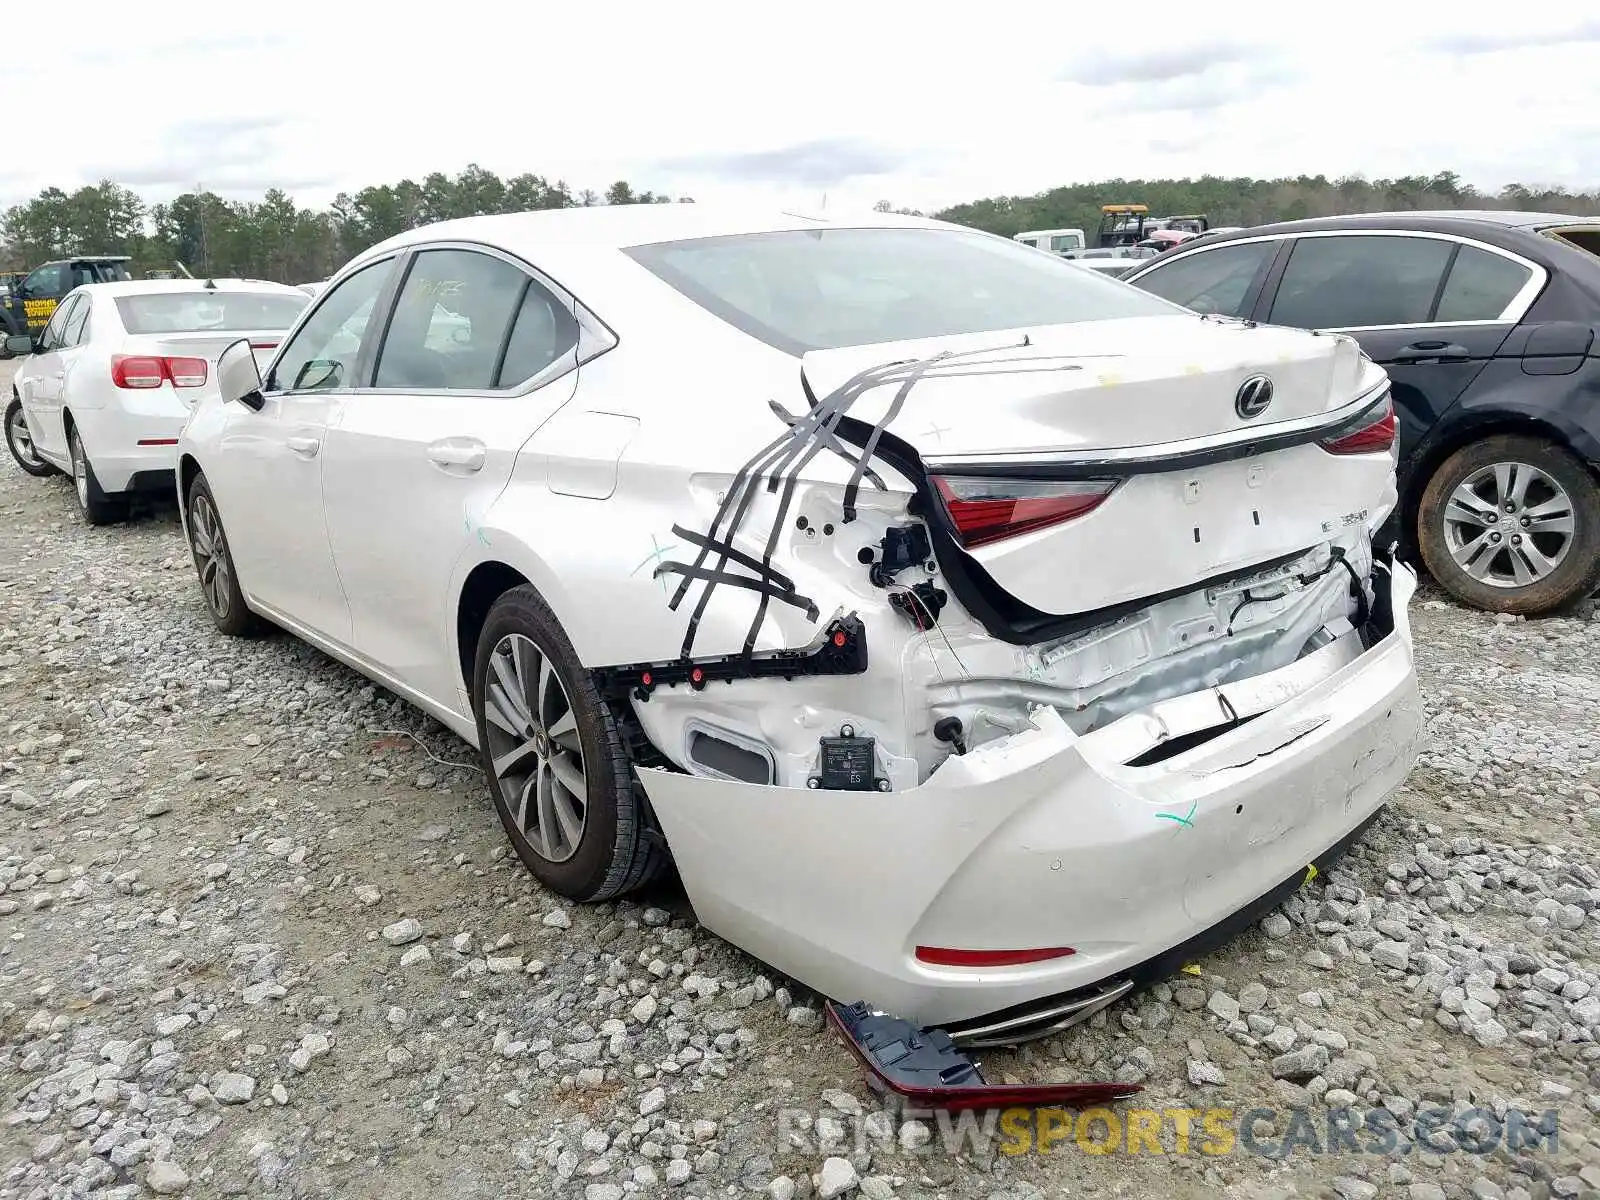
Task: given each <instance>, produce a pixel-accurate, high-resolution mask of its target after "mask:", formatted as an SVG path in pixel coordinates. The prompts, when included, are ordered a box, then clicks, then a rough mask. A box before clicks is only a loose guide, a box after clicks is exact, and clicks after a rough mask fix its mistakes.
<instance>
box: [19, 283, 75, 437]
mask: <svg viewBox="0 0 1600 1200" xmlns="http://www.w3.org/2000/svg"><path fill="white" fill-rule="evenodd" d="M83 303H84V300H83V298H82V297H79V296H74V297H72V298H71V299H70V300H69V301H68V302H67V303H66V304H61V305H57V306H56V308H55V311H54V312H53V313H52V314H51V317H50V319H49V321H48V322H47V323H46V324H45V326H44V330H43V332H36V333H35V336H36V337H37V338H38V341H37V342H36V343H35V346H36V347H37V348H36V349H35V350H34V352H33V353H32V354H31V355H29V357H28V358H27V360H26V361H25V362H24V363H23V365H22V369H21V370H20V371H18V372H17V390H18V392H19V394H20V395H21V396H22V409H23V412H24V413H25V414H26V416H27V418H28V432H29V433H31V434H32V435H33V444H34V446H35V447H36V448H37V449H38V450H39V452H40V453H41V454H43V455H44V456H45V457H46V458H49V459H51V460H53V461H55V462H56V464H57V465H58V466H63V464H65V463H66V462H67V437H66V431H65V430H64V429H63V427H62V422H61V401H62V393H63V390H64V384H65V382H66V377H67V358H66V348H65V342H66V338H65V330H66V326H67V322H68V320H69V319H70V318H71V317H72V315H73V314H72V310H73V309H74V308H76V307H77V306H79V305H81V304H83ZM63 469H64V467H63Z"/></svg>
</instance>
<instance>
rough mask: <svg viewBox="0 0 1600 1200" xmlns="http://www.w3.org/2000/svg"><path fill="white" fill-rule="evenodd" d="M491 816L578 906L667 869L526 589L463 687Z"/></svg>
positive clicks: (552, 625) (566, 648) (613, 750)
mask: <svg viewBox="0 0 1600 1200" xmlns="http://www.w3.org/2000/svg"><path fill="white" fill-rule="evenodd" d="M472 707H473V715H474V716H475V717H476V718H477V723H478V746H479V754H480V756H481V758H482V760H483V768H484V771H485V773H486V774H487V775H488V776H489V785H490V788H491V790H492V791H493V794H494V803H495V810H496V811H497V812H498V813H499V815H500V823H501V824H502V825H503V826H505V830H506V834H507V835H508V836H509V837H510V838H511V844H512V845H513V846H515V847H516V851H517V854H518V855H519V856H520V857H521V859H522V861H523V862H524V863H525V864H526V865H527V867H528V870H530V871H531V872H533V875H534V877H535V878H537V879H538V880H539V882H540V883H542V884H544V886H545V887H547V888H549V889H550V890H551V891H553V892H558V893H560V894H561V895H563V896H568V897H570V898H572V899H574V900H579V901H584V902H596V901H601V900H609V899H611V898H613V897H615V896H619V895H621V894H623V893H624V892H630V891H633V890H634V889H636V888H638V887H640V886H641V885H642V884H644V883H646V882H647V881H649V880H650V879H651V878H653V877H654V876H655V875H656V874H658V873H659V872H660V871H661V870H662V868H663V867H664V866H665V864H666V854H665V845H664V843H662V842H661V841H660V840H659V835H658V834H656V832H655V831H654V830H653V829H652V828H651V827H650V821H649V816H648V806H647V804H646V802H645V799H644V795H643V789H642V787H641V786H640V785H639V783H638V781H637V779H636V777H635V775H634V770H633V764H632V763H631V762H630V761H629V759H628V755H627V752H626V751H625V750H624V749H623V741H622V736H621V733H620V731H619V729H618V727H617V722H616V719H615V718H614V717H613V716H612V713H611V710H610V709H609V708H608V707H607V705H606V702H605V700H604V698H603V697H602V696H601V695H600V693H599V691H598V690H597V689H596V688H595V686H594V681H593V680H592V679H591V678H590V676H589V672H588V671H587V670H585V669H584V667H583V664H582V663H580V662H579V661H578V656H577V653H576V652H575V651H574V650H573V648H572V643H571V642H570V641H569V640H568V638H567V635H566V632H565V631H564V630H563V629H562V628H561V623H560V622H559V621H557V620H556V617H555V614H554V613H552V612H551V611H550V608H549V606H548V605H547V604H545V602H544V599H543V597H541V596H540V595H539V593H538V592H537V591H536V590H535V589H534V588H533V587H531V586H528V585H523V586H521V587H516V588H512V589H511V590H510V591H508V592H506V593H505V594H504V595H502V596H501V597H500V598H499V599H498V600H496V601H495V603H494V606H493V607H492V608H491V609H490V610H489V616H488V619H487V620H485V622H484V625H483V631H482V632H481V633H480V634H479V636H478V650H477V656H476V659H475V667H474V670H473V678H472Z"/></svg>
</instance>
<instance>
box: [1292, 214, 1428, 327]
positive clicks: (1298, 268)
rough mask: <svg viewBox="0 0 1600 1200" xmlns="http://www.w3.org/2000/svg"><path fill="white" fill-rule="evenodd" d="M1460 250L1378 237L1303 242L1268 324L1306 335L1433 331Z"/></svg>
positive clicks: (1425, 240) (1298, 242) (1416, 239)
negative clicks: (1437, 303) (1411, 328)
mask: <svg viewBox="0 0 1600 1200" xmlns="http://www.w3.org/2000/svg"><path fill="white" fill-rule="evenodd" d="M1455 245H1456V244H1455V243H1454V242H1447V241H1442V240H1440V239H1438V238H1419V237H1382V236H1376V235H1372V234H1349V235H1341V236H1338V237H1303V238H1299V239H1297V240H1296V242H1295V245H1294V250H1293V251H1292V253H1291V254H1290V256H1289V263H1288V265H1287V266H1286V267H1285V268H1284V272H1283V280H1282V282H1281V283H1279V285H1278V294H1277V296H1276V297H1275V298H1274V299H1273V301H1272V312H1271V314H1270V315H1269V317H1268V320H1270V321H1271V322H1272V323H1273V324H1274V325H1292V326H1295V327H1296V328H1300V329H1348V328H1353V327H1357V326H1363V325H1421V324H1425V323H1427V322H1428V321H1429V320H1430V319H1431V318H1432V314H1433V301H1434V297H1435V296H1437V295H1438V294H1439V282H1440V280H1441V279H1443V277H1444V272H1445V267H1446V266H1447V265H1448V264H1449V261H1450V253H1451V251H1453V250H1454V249H1455Z"/></svg>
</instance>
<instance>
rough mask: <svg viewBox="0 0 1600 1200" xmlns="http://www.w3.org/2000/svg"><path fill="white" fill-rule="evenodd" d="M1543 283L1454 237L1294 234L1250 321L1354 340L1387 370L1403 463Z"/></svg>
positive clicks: (1516, 262)
mask: <svg viewBox="0 0 1600 1200" xmlns="http://www.w3.org/2000/svg"><path fill="white" fill-rule="evenodd" d="M1545 278H1546V276H1545V272H1544V270H1543V268H1541V267H1539V266H1538V265H1537V264H1535V263H1532V262H1530V261H1528V260H1526V259H1523V258H1520V257H1519V256H1517V255H1514V254H1511V253H1509V252H1507V251H1504V250H1501V249H1499V248H1497V247H1493V246H1489V245H1486V244H1484V243H1480V242H1474V241H1471V240H1469V239H1467V238H1463V237H1460V236H1456V235H1450V234H1437V233H1419V232H1412V231H1404V232H1402V231H1395V232H1389V231H1380V230H1361V231H1351V232H1348V233H1346V232H1342V231H1341V232H1333V233H1315V234H1302V235H1300V236H1299V237H1297V238H1295V239H1293V243H1292V245H1291V247H1290V249H1289V254H1288V259H1287V261H1286V263H1285V264H1284V266H1283V270H1282V273H1281V275H1280V277H1279V278H1278V280H1277V283H1276V285H1275V287H1273V288H1271V289H1269V290H1268V293H1267V294H1265V295H1263V296H1262V297H1261V299H1260V301H1259V302H1258V304H1257V306H1256V309H1255V313H1254V315H1255V316H1256V318H1257V319H1259V320H1262V321H1266V322H1269V323H1271V324H1274V325H1291V326H1295V327H1297V328H1301V329H1320V330H1337V331H1340V332H1344V333H1348V334H1350V335H1351V336H1352V337H1354V338H1355V339H1356V340H1357V341H1359V342H1360V343H1361V348H1362V349H1363V350H1365V351H1366V352H1367V354H1368V355H1369V356H1370V357H1371V358H1372V360H1373V361H1374V362H1376V363H1378V364H1379V365H1380V366H1382V367H1383V368H1384V369H1385V370H1386V371H1388V373H1389V378H1390V380H1391V382H1392V385H1393V395H1394V402H1395V409H1396V413H1397V416H1398V418H1399V434H1400V454H1401V458H1402V460H1405V459H1408V458H1410V457H1411V456H1412V454H1413V453H1414V452H1415V451H1416V449H1417V447H1418V446H1419V445H1420V444H1421V442H1422V439H1423V438H1424V437H1425V436H1426V434H1427V432H1428V430H1430V429H1431V428H1432V427H1433V426H1434V425H1435V424H1436V423H1437V422H1438V420H1439V418H1440V417H1441V416H1443V415H1444V413H1445V412H1446V411H1447V410H1448V409H1449V408H1450V407H1451V405H1453V404H1454V403H1455V402H1456V401H1457V400H1458V399H1460V398H1461V395H1462V393H1463V392H1465V391H1466V390H1467V388H1468V387H1469V386H1471V384H1472V382H1473V380H1475V379H1476V378H1477V377H1478V375H1479V374H1480V373H1481V372H1482V371H1483V369H1484V367H1486V366H1487V365H1488V364H1489V362H1490V361H1491V360H1493V358H1494V356H1495V354H1496V352H1497V351H1498V350H1499V349H1500V347H1501V345H1502V344H1503V343H1504V342H1505V340H1506V338H1507V336H1508V335H1509V334H1510V332H1511V331H1512V329H1513V328H1515V326H1516V323H1517V321H1518V320H1519V319H1520V318H1521V316H1522V314H1523V313H1525V312H1526V311H1527V309H1528V306H1529V305H1531V304H1532V303H1533V301H1534V300H1535V299H1536V298H1537V296H1538V294H1539V290H1540V288H1541V287H1542V286H1543V285H1544V281H1545Z"/></svg>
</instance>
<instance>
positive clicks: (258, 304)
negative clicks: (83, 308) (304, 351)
mask: <svg viewBox="0 0 1600 1200" xmlns="http://www.w3.org/2000/svg"><path fill="white" fill-rule="evenodd" d="M309 303H311V297H310V296H306V295H300V296H286V295H283V294H281V293H278V292H222V291H217V292H211V291H204V292H200V291H196V292H153V293H151V294H149V295H147V296H118V297H117V312H118V313H120V314H121V316H122V324H123V326H124V328H126V329H127V331H128V332H129V333H203V332H206V331H209V330H213V329H214V330H216V331H217V332H219V333H243V332H245V331H248V330H257V329H287V328H289V326H291V325H293V324H294V322H295V318H297V317H298V316H299V315H300V313H301V311H302V310H303V309H304V308H305V306H306V305H307V304H309Z"/></svg>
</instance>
